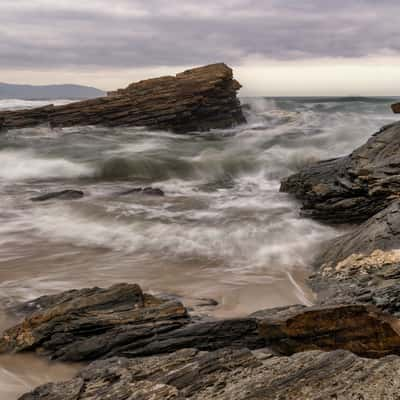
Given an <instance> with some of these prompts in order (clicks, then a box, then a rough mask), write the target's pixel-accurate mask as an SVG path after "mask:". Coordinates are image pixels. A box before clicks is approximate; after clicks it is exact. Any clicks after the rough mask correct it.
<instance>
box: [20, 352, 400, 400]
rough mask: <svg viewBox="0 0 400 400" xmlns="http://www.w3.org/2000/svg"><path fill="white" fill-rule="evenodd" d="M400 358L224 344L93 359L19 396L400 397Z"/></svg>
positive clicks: (82, 399) (74, 399) (65, 399)
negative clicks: (285, 352) (284, 352)
mask: <svg viewBox="0 0 400 400" xmlns="http://www.w3.org/2000/svg"><path fill="white" fill-rule="evenodd" d="M399 370H400V358H399V357H397V356H389V357H385V358H382V359H379V360H371V359H363V358H359V357H357V356H355V355H354V354H352V353H349V352H346V351H334V352H330V353H322V352H318V351H312V352H303V353H299V354H296V355H294V356H292V357H271V356H270V355H269V354H268V353H267V354H264V353H263V352H251V351H249V350H246V349H243V350H235V349H221V350H218V351H215V352H199V351H198V350H192V349H187V350H182V351H179V352H176V353H172V354H169V355H165V356H157V357H147V358H137V359H126V358H111V359H108V360H104V361H98V362H95V363H93V364H91V365H89V367H87V368H85V369H83V370H82V371H81V372H79V373H78V375H77V376H76V377H75V378H74V379H72V380H70V381H67V382H63V383H51V384H47V385H44V386H41V387H39V388H37V389H35V390H34V391H32V392H31V393H28V394H25V395H23V396H22V397H21V398H20V400H89V399H90V400H100V399H106V398H107V399H113V400H126V399H140V400H158V399H160V400H161V399H162V400H165V399H174V400H175V399H182V400H183V399H193V400H209V399H214V400H231V399H237V400H245V399H246V400H249V399H260V400H261V399H263V400H269V399H270V400H276V399H285V400H298V399H308V400H320V399H338V400H348V399H386V400H391V399H393V400H394V399H398V393H399V390H400V375H399V373H398V371H399Z"/></svg>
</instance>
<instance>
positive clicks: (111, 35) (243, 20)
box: [0, 0, 400, 69]
mask: <svg viewBox="0 0 400 400" xmlns="http://www.w3.org/2000/svg"><path fill="white" fill-rule="evenodd" d="M81 3H82V4H79V3H78V2H71V1H66V0H58V1H54V0H30V1H28V0H19V1H18V2H16V1H15V0H12V1H11V0H2V1H1V3H0V68H13V67H19V68H21V67H22V68H28V69H44V68H58V67H66V66H67V67H82V66H95V67H102V68H104V67H121V68H122V67H129V68H135V67H146V66H175V65H195V64H203V63H207V62H215V61H222V60H223V61H226V62H228V63H232V64H236V65H237V64H240V63H241V62H242V61H243V60H245V59H246V58H247V57H252V56H261V57H263V58H267V59H271V60H288V59H312V58H319V57H363V56H368V55H376V54H381V53H384V52H386V53H390V54H396V55H398V54H399V52H400V42H399V40H398V37H399V33H400V27H399V24H398V15H399V12H400V3H399V2H398V0H380V1H377V0H358V1H357V0H354V1H349V0H336V1H334V2H333V1H327V0H302V1H298V0H264V1H260V0H219V1H215V0H213V1H211V0H202V1H198V0H169V1H166V0H143V1H140V0H136V1H135V0H131V1H129V0H113V1H112V2H110V1H109V0H107V1H106V0H87V1H84V2H81Z"/></svg>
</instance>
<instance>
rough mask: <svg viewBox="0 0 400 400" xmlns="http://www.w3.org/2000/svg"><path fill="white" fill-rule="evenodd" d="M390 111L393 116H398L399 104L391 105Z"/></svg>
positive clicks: (399, 111)
mask: <svg viewBox="0 0 400 400" xmlns="http://www.w3.org/2000/svg"><path fill="white" fill-rule="evenodd" d="M392 111H393V112H394V113H395V114H399V113H400V103H395V104H392Z"/></svg>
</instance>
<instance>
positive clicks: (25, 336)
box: [0, 284, 265, 361]
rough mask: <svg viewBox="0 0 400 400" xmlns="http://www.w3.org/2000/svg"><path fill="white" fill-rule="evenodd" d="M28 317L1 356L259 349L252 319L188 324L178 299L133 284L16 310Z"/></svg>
mask: <svg viewBox="0 0 400 400" xmlns="http://www.w3.org/2000/svg"><path fill="white" fill-rule="evenodd" d="M18 311H19V313H21V312H23V313H25V315H27V316H26V318H25V319H24V320H23V322H22V323H20V324H19V325H17V326H15V327H13V328H11V329H8V330H7V331H6V332H5V333H4V335H3V337H2V338H1V339H0V352H10V351H11V352H21V351H27V350H30V351H37V352H39V353H41V354H44V355H48V356H50V357H51V358H54V359H60V360H69V361H81V360H93V359H97V358H104V357H109V356H114V355H124V356H129V357H137V356H142V355H153V354H160V353H168V352H172V351H175V350H179V349H182V348H187V347H195V348H198V349H201V350H214V349H218V348H221V347H226V346H236V347H249V348H259V347H263V346H264V342H265V340H264V339H263V338H261V337H260V336H259V335H258V332H257V329H258V325H257V321H256V319H255V318H238V319H228V320H212V321H200V322H199V321H196V320H191V319H190V317H189V316H188V314H187V311H186V309H185V308H184V307H183V306H182V304H181V303H180V302H178V301H174V300H163V299H159V298H155V297H153V296H150V295H147V294H143V293H142V291H141V289H140V287H139V286H137V285H128V284H121V285H116V286H112V287H111V288H109V289H99V288H92V289H82V290H72V291H68V292H65V293H61V294H58V295H54V296H44V297H41V298H39V299H37V300H35V301H32V302H29V303H28V304H25V305H23V306H20V307H18Z"/></svg>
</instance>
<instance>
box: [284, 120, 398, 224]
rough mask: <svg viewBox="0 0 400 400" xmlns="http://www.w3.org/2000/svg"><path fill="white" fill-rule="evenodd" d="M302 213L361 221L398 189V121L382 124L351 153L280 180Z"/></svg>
mask: <svg viewBox="0 0 400 400" xmlns="http://www.w3.org/2000/svg"><path fill="white" fill-rule="evenodd" d="M281 191H284V192H288V193H292V194H294V195H295V196H296V197H297V198H298V199H300V200H301V201H302V203H303V214H304V215H307V216H311V217H315V218H318V219H321V220H325V221H328V222H334V223H350V222H362V221H365V220H366V219H368V218H369V217H371V216H372V215H374V214H376V213H377V212H379V211H381V210H383V209H384V208H385V207H387V206H388V205H389V204H390V203H391V202H392V201H393V200H394V199H396V198H398V197H399V195H400V122H398V123H394V124H392V125H389V126H386V127H384V128H382V129H381V130H380V131H379V132H377V133H376V134H374V135H373V136H372V137H371V138H370V139H369V140H368V142H367V143H366V144H364V145H363V146H361V147H359V148H358V149H356V150H355V151H354V152H353V153H351V154H350V155H349V156H346V157H342V158H337V159H333V160H327V161H322V162H319V163H316V164H313V165H311V166H309V167H306V168H304V169H302V170H301V171H300V172H299V173H297V174H295V175H292V176H290V177H288V178H286V179H285V180H283V181H282V185H281Z"/></svg>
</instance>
